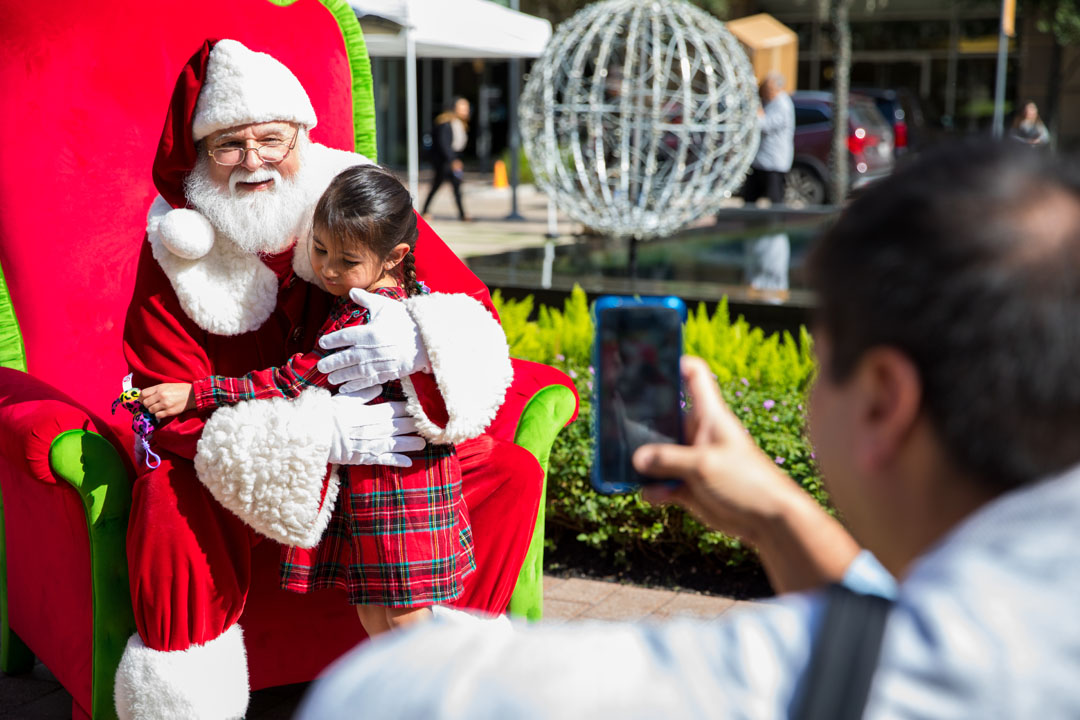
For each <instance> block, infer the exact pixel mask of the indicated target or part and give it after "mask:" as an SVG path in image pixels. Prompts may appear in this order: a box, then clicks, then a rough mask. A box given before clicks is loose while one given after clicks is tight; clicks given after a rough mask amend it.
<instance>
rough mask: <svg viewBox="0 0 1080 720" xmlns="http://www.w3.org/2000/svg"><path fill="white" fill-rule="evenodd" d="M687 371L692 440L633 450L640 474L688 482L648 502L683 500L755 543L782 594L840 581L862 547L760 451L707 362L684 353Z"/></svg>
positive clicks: (650, 490) (657, 489) (657, 492)
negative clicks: (722, 395) (717, 383)
mask: <svg viewBox="0 0 1080 720" xmlns="http://www.w3.org/2000/svg"><path fill="white" fill-rule="evenodd" d="M682 370H683V378H684V380H685V381H686V387H687V390H688V391H689V394H690V396H691V398H692V399H693V407H692V408H691V411H690V415H689V416H688V417H687V428H686V430H687V433H686V435H687V438H688V439H689V441H690V445H689V446H686V445H668V444H665V445H645V446H643V447H641V448H638V450H637V452H635V453H634V467H635V468H637V470H638V472H640V473H642V474H644V475H653V476H656V477H664V478H679V479H681V480H682V485H680V486H678V487H676V488H674V489H670V488H666V487H662V486H654V487H647V488H645V489H644V491H643V494H644V496H645V499H647V500H648V501H649V502H654V503H656V502H676V503H678V504H680V505H683V506H684V507H686V508H687V509H689V510H690V511H691V512H693V513H694V514H695V515H697V516H698V517H699V518H700V519H701V520H702V521H703V522H704V523H705V524H707V525H709V526H711V527H713V528H715V529H717V530H721V531H723V532H726V533H728V534H730V535H737V536H739V537H741V538H743V539H745V540H747V541H748V542H750V543H752V544H753V545H754V546H755V547H757V549H758V552H759V555H760V557H761V562H762V564H763V565H764V566H765V571H766V572H767V573H768V575H769V580H770V581H771V582H772V585H773V588H774V589H775V590H776V591H777V592H791V591H796V590H806V589H810V588H814V587H820V586H821V585H824V584H826V583H830V582H840V580H841V579H842V578H843V577H844V573H845V572H846V571H847V568H848V566H849V565H850V564H851V561H852V560H853V559H854V558H855V556H856V555H857V554H858V552H859V546H858V544H856V542H855V541H854V539H852V537H851V536H850V535H849V534H848V533H847V531H846V530H844V528H843V527H841V526H840V524H839V523H838V522H836V520H834V519H833V518H832V517H831V516H829V514H828V513H826V512H825V511H824V510H823V509H822V508H821V507H819V506H818V504H817V503H816V502H814V500H813V499H812V498H811V497H810V496H809V495H807V494H806V493H805V492H803V490H802V488H800V487H799V486H798V485H796V484H795V482H794V481H792V480H791V478H789V477H788V476H787V475H785V474H784V473H783V472H781V471H780V470H779V468H777V467H776V465H775V464H774V463H773V462H772V461H771V460H769V458H768V457H767V456H766V455H765V454H764V453H763V452H762V451H761V450H760V449H759V448H758V446H757V445H756V444H755V443H754V441H753V439H752V438H751V437H750V435H749V434H748V433H747V432H746V429H745V428H744V427H743V426H742V423H740V422H739V420H738V418H736V417H735V416H734V415H733V414H732V412H731V411H730V410H728V408H727V405H725V404H724V400H723V398H721V397H720V391H719V389H718V388H717V387H716V380H715V379H714V378H713V376H712V373H711V372H709V367H708V365H706V364H705V362H704V361H703V360H700V359H698V358H692V357H684V358H683V361H682Z"/></svg>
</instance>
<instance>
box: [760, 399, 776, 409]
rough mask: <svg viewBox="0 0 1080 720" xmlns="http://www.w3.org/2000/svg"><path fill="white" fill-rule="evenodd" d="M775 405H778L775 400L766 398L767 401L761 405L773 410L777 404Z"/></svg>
mask: <svg viewBox="0 0 1080 720" xmlns="http://www.w3.org/2000/svg"><path fill="white" fill-rule="evenodd" d="M775 405H776V401H775V400H766V401H765V402H763V403H761V407H763V408H765V409H766V410H772V409H773V406H775Z"/></svg>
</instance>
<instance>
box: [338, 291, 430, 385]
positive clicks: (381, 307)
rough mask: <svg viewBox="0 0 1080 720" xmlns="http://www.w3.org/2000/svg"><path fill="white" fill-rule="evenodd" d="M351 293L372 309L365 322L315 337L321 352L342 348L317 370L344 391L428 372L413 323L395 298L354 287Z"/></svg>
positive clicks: (421, 346)
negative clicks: (369, 316) (317, 339)
mask: <svg viewBox="0 0 1080 720" xmlns="http://www.w3.org/2000/svg"><path fill="white" fill-rule="evenodd" d="M349 297H350V298H352V301H353V302H355V303H357V304H358V305H363V306H364V307H366V308H367V309H368V310H369V311H370V312H371V319H370V320H369V321H368V323H367V324H366V325H355V326H353V327H347V328H344V329H342V330H338V331H337V332H333V333H330V334H329V335H324V336H323V337H321V338H319V346H320V347H322V348H323V349H325V350H333V349H336V348H344V349H343V350H341V351H340V352H336V353H334V354H333V355H327V356H326V357H324V358H323V359H322V360H320V361H319V372H323V373H326V374H327V375H329V380H330V382H332V383H333V384H335V385H340V384H341V383H344V385H342V386H341V388H340V391H341V392H344V393H348V392H353V391H355V390H362V389H364V388H369V387H373V386H375V385H381V384H383V383H385V382H390V381H391V380H400V379H401V378H404V377H408V376H409V375H412V374H413V373H415V372H421V371H425V372H427V371H429V368H430V362H429V360H428V356H427V351H426V350H425V349H424V343H423V341H422V340H421V339H420V332H419V330H418V329H417V327H416V323H415V322H413V319H412V318H411V317H410V316H409V313H408V311H407V310H406V309H405V306H404V305H403V304H402V303H400V302H399V301H397V300H393V299H391V298H388V297H383V296H382V295H375V294H374V293H369V292H366V291H364V290H360V289H357V288H354V289H352V290H350V291H349Z"/></svg>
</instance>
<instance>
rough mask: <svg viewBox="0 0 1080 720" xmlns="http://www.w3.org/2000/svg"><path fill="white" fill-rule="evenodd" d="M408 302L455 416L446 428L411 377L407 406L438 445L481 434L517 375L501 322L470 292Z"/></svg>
mask: <svg viewBox="0 0 1080 720" xmlns="http://www.w3.org/2000/svg"><path fill="white" fill-rule="evenodd" d="M404 302H405V307H406V308H407V309H408V311H409V315H410V316H411V317H412V319H413V321H414V322H415V323H416V325H417V328H419V330H420V337H421V339H422V340H423V342H424V348H425V349H426V350H427V354H428V360H429V361H430V362H431V369H432V372H434V374H435V382H436V384H437V385H438V387H439V391H440V392H441V393H442V396H443V400H444V402H445V403H446V410H447V413H448V415H449V418H450V419H449V422H448V423H447V424H446V427H445V428H443V427H439V426H438V425H437V424H435V423H434V422H432V421H431V420H430V419H429V418H428V417H427V414H426V413H424V409H423V406H422V405H421V404H420V400H419V397H418V396H417V394H416V389H415V388H414V387H413V384H412V382H411V381H410V380H409V379H408V378H403V379H402V382H401V384H402V386H403V387H404V389H405V394H406V395H407V396H408V398H409V399H408V410H409V413H410V414H412V415H413V416H414V417H415V418H416V420H417V425H418V428H419V432H420V434H421V435H423V436H424V437H425V438H427V439H428V440H429V441H431V442H433V443H438V444H453V443H459V442H461V441H463V440H468V439H470V438H474V437H476V436H478V435H480V434H481V433H482V432H484V430H485V429H487V426H488V425H490V424H491V421H492V420H493V419H494V418H495V413H496V412H498V410H499V408H500V407H501V406H502V404H503V400H504V399H505V398H506V389H507V388H508V387H510V383H511V381H512V380H513V379H514V370H513V367H512V366H511V364H510V348H509V347H508V346H507V344H506V334H505V333H504V332H503V329H502V326H501V325H499V323H498V321H496V320H495V318H493V317H492V316H491V313H489V312H488V311H487V309H486V308H485V307H484V306H483V305H482V304H481V303H480V302H479V301H477V300H474V299H473V298H471V297H469V296H468V295H457V294H453V295H451V294H446V293H432V294H430V295H418V296H416V297H411V298H409V299H408V300H405V301H404Z"/></svg>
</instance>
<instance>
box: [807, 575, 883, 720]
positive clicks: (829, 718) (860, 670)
mask: <svg viewBox="0 0 1080 720" xmlns="http://www.w3.org/2000/svg"><path fill="white" fill-rule="evenodd" d="M825 598H826V608H825V619H824V621H823V622H822V624H821V629H820V630H819V631H818V636H817V640H816V641H815V642H814V649H813V652H812V654H811V656H810V665H809V667H807V669H806V674H805V675H804V676H803V679H802V685H801V698H800V700H799V701H798V702H797V704H796V705H795V708H794V712H792V714H791V717H792V718H794V720H859V718H861V717H862V715H863V710H864V709H865V708H866V701H867V699H868V698H869V696H870V682H871V681H872V680H873V679H874V671H875V670H876V669H877V664H878V655H879V654H880V652H881V639H882V636H883V635H884V634H885V621H886V620H887V619H888V616H889V609H890V608H891V607H892V603H891V602H889V601H888V600H886V599H884V598H881V597H877V596H874V595H860V594H859V593H856V592H853V591H851V590H848V589H847V588H845V587H843V586H842V585H831V586H829V588H828V589H827V590H826V595H825Z"/></svg>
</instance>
